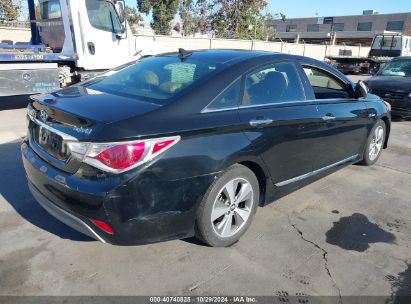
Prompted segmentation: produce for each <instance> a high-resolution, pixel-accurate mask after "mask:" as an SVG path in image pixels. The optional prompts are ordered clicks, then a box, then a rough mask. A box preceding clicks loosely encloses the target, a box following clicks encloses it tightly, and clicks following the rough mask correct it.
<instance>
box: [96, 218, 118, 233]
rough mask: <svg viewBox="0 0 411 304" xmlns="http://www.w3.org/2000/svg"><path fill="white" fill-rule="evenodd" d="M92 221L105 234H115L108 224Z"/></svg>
mask: <svg viewBox="0 0 411 304" xmlns="http://www.w3.org/2000/svg"><path fill="white" fill-rule="evenodd" d="M90 220H91V222H92V223H93V224H94V225H96V226H97V227H98V228H100V229H101V230H103V231H104V232H107V233H108V234H114V232H113V229H111V227H110V226H109V225H108V224H107V223H105V222H102V221H98V220H93V219H90Z"/></svg>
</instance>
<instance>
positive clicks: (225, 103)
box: [206, 79, 241, 111]
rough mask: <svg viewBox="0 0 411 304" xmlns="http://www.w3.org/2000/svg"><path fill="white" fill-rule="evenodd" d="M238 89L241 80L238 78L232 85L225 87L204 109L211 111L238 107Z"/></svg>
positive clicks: (239, 88)
mask: <svg viewBox="0 0 411 304" xmlns="http://www.w3.org/2000/svg"><path fill="white" fill-rule="evenodd" d="M240 90H241V80H240V79H238V80H237V81H236V82H234V83H233V84H232V85H230V86H229V87H228V88H227V89H225V90H224V91H223V92H222V93H221V94H220V95H218V96H217V98H216V99H214V101H213V102H211V103H210V104H209V105H208V106H207V108H206V110H207V111H213V110H224V109H230V108H234V107H238V100H239V98H240Z"/></svg>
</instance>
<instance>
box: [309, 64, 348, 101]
mask: <svg viewBox="0 0 411 304" xmlns="http://www.w3.org/2000/svg"><path fill="white" fill-rule="evenodd" d="M304 72H305V74H306V75H307V77H308V80H309V82H310V84H311V87H312V88H313V91H314V94H315V98H316V99H340V98H350V97H351V95H350V93H349V92H348V91H347V89H346V87H345V85H344V83H342V82H341V81H339V80H337V78H335V77H333V76H331V75H330V74H329V73H327V72H325V71H321V70H319V69H314V68H311V67H304Z"/></svg>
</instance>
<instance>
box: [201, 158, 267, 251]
mask: <svg viewBox="0 0 411 304" xmlns="http://www.w3.org/2000/svg"><path fill="white" fill-rule="evenodd" d="M259 194H260V190H259V186H258V180H257V178H256V176H255V175H254V173H253V172H252V171H251V170H250V169H248V168H247V167H245V166H243V165H239V164H236V165H233V166H231V167H230V168H229V169H227V171H225V172H224V173H223V174H222V175H221V176H220V177H219V178H218V179H217V180H216V181H214V183H213V184H212V185H211V186H210V188H209V190H208V191H207V193H206V195H205V196H204V198H203V200H202V202H201V204H200V206H199V208H198V211H197V219H196V230H197V237H198V238H199V239H200V240H202V241H203V242H205V243H207V244H208V245H210V246H214V247H224V246H229V245H231V244H233V243H235V242H236V241H237V240H238V239H239V238H240V237H241V236H242V235H243V234H244V232H245V231H246V230H247V229H248V227H249V226H250V223H251V221H252V219H253V216H254V214H255V211H256V209H257V205H258V201H259Z"/></svg>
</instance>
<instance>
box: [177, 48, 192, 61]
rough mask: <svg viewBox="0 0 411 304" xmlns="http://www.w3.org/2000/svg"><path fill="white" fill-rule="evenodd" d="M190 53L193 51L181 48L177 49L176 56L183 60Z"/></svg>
mask: <svg viewBox="0 0 411 304" xmlns="http://www.w3.org/2000/svg"><path fill="white" fill-rule="evenodd" d="M192 54H193V51H186V50H185V49H183V48H179V49H178V58H180V59H181V60H184V59H186V58H188V57H190V56H191V55H192Z"/></svg>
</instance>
